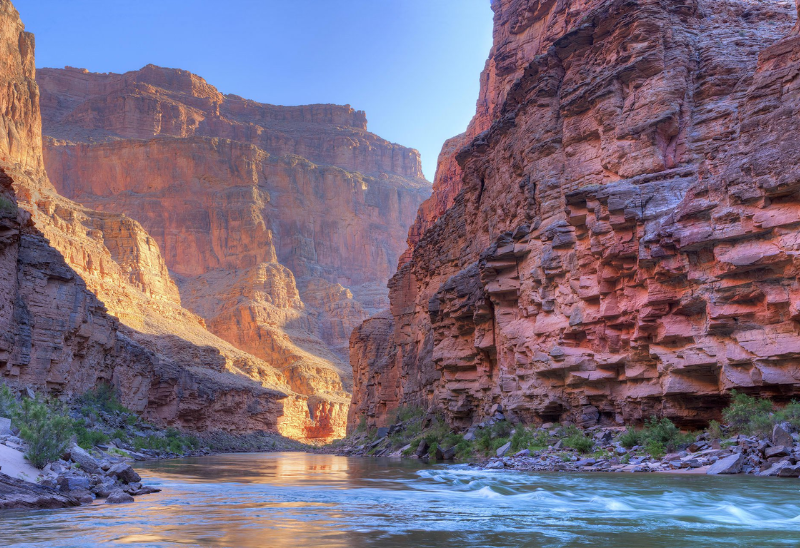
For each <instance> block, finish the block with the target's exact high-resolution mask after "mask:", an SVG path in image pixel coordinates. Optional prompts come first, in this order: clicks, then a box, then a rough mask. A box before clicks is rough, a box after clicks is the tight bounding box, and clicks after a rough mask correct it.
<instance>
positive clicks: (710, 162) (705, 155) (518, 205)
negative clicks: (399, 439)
mask: <svg viewBox="0 0 800 548" xmlns="http://www.w3.org/2000/svg"><path fill="white" fill-rule="evenodd" d="M492 9H493V11H494V45H493V47H492V50H491V52H490V55H489V59H488V61H487V63H486V66H485V69H484V71H483V73H482V75H481V78H480V84H481V92H480V96H479V99H478V103H477V109H476V114H475V116H474V118H473V120H472V122H471V123H470V125H469V127H468V129H467V131H466V132H465V133H464V134H462V135H459V136H457V137H454V138H453V139H451V140H450V141H448V142H447V143H446V144H445V146H444V148H443V150H442V154H441V156H440V158H439V167H438V170H437V174H436V177H435V180H434V186H433V195H432V197H431V198H430V199H429V200H428V201H426V202H425V203H423V204H422V206H421V207H420V209H419V212H418V214H417V218H416V220H415V222H414V225H413V226H412V227H411V229H410V231H409V237H408V249H407V250H406V251H405V252H404V253H403V255H402V256H401V259H400V261H399V266H398V271H397V273H396V274H395V275H394V276H393V277H392V279H391V280H390V282H389V290H390V293H389V300H390V311H389V312H384V313H381V314H377V315H375V316H373V317H371V318H370V319H369V320H367V321H366V322H364V323H363V324H362V325H361V326H359V327H358V328H356V329H355V330H354V332H353V335H352V337H351V340H350V353H351V354H350V355H351V363H352V365H353V368H354V388H353V406H352V407H351V409H350V414H349V428H350V429H354V428H355V426H356V425H357V424H366V425H367V426H370V427H376V426H377V427H382V426H389V424H390V421H391V420H393V419H392V418H391V417H393V416H394V412H395V411H396V410H397V409H398V408H401V407H421V408H423V409H426V410H428V411H429V412H430V413H438V414H440V415H441V416H443V417H444V418H445V419H446V420H447V422H448V423H449V424H450V426H451V427H454V428H456V429H462V428H467V427H470V426H472V425H474V424H477V423H479V422H481V421H485V420H488V419H492V418H496V417H498V416H502V417H504V418H506V419H509V420H512V421H514V422H524V423H531V424H537V423H538V424H541V423H543V422H558V421H561V422H571V423H574V424H577V425H580V426H582V427H590V426H594V425H597V424H601V425H622V424H633V423H637V422H641V421H642V420H643V419H646V418H648V417H650V416H651V415H657V416H661V417H667V418H670V419H672V420H674V421H675V422H676V423H677V424H679V425H681V426H686V427H693V426H699V425H705V424H706V423H707V422H708V420H710V419H715V418H719V414H720V410H721V409H722V408H723V407H724V406H725V405H727V402H728V401H729V398H730V393H731V391H732V390H734V389H735V390H739V391H743V392H746V393H748V394H754V395H761V396H764V397H770V398H772V399H773V400H774V401H777V402H786V401H788V400H790V399H792V398H794V397H797V396H798V395H800V368H798V364H800V308H798V303H800V285H798V279H797V276H798V272H800V259H799V255H798V251H800V240H798V229H799V228H800V171H798V167H797V166H798V165H800V164H798V160H799V158H798V155H799V154H800V152H798V149H797V147H796V146H795V145H794V142H795V141H794V140H795V139H797V138H798V137H800V23H798V7H797V5H796V4H795V3H794V2H793V1H791V2H790V1H775V2H760V1H756V0H681V1H675V2H664V1H660V0H633V1H631V0H575V1H563V0H496V1H494V2H492Z"/></svg>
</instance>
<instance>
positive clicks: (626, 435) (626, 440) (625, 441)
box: [619, 428, 642, 449]
mask: <svg viewBox="0 0 800 548" xmlns="http://www.w3.org/2000/svg"><path fill="white" fill-rule="evenodd" d="M619 443H620V445H622V447H624V448H626V449H630V448H631V447H635V446H636V445H641V444H642V434H641V432H639V431H637V430H634V429H633V428H628V429H627V430H625V432H623V433H622V435H620V437H619Z"/></svg>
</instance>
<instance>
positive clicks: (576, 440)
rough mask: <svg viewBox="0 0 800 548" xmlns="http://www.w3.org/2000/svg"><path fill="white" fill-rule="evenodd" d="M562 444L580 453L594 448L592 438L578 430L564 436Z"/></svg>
mask: <svg viewBox="0 0 800 548" xmlns="http://www.w3.org/2000/svg"><path fill="white" fill-rule="evenodd" d="M564 445H565V446H566V447H569V448H571V449H575V450H576V451H578V452H580V453H588V452H589V451H591V450H592V449H593V448H594V440H592V438H590V437H588V436H586V435H585V434H584V433H583V432H580V431H578V432H574V433H572V434H571V435H570V436H569V437H567V438H564Z"/></svg>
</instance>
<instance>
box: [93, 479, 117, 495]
mask: <svg viewBox="0 0 800 548" xmlns="http://www.w3.org/2000/svg"><path fill="white" fill-rule="evenodd" d="M117 489H119V488H118V487H117V483H116V482H115V481H114V480H113V479H112V478H108V477H104V478H102V479H101V480H100V482H99V483H97V485H95V486H94V487H92V493H94V494H95V495H97V496H98V498H101V499H104V498H106V497H107V496H108V495H110V494H111V493H113V492H114V491H116V490H117Z"/></svg>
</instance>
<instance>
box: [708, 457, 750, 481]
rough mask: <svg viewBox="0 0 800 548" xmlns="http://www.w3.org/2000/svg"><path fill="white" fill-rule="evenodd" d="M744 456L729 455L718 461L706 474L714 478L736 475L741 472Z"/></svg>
mask: <svg viewBox="0 0 800 548" xmlns="http://www.w3.org/2000/svg"><path fill="white" fill-rule="evenodd" d="M743 465H744V456H743V455H742V454H741V453H737V454H734V455H730V456H728V457H724V458H721V459H719V460H718V461H717V462H715V463H714V464H712V465H711V467H710V468H709V469H708V472H706V474H708V475H710V476H715V475H717V474H738V473H740V472H741V471H742V466H743Z"/></svg>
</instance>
